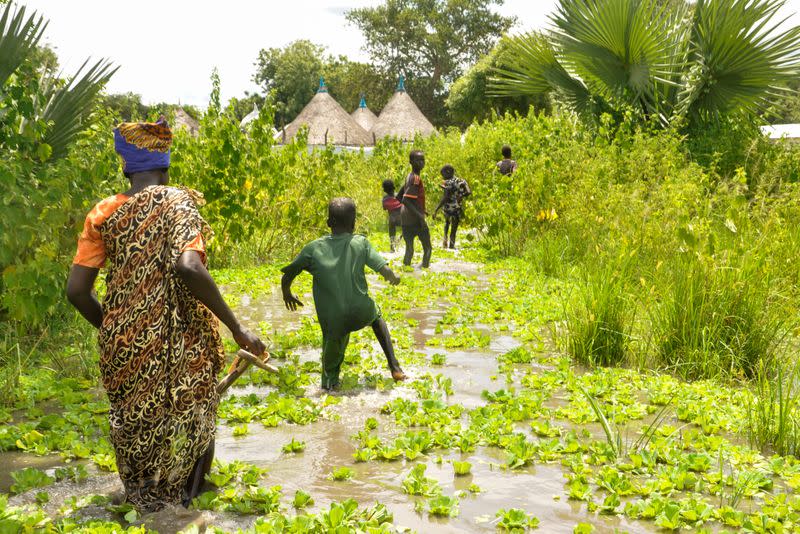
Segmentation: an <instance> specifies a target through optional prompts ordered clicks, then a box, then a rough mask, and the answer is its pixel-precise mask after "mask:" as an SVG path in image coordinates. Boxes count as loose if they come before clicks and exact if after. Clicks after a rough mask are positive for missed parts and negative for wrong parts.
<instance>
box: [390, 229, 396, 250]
mask: <svg viewBox="0 0 800 534" xmlns="http://www.w3.org/2000/svg"><path fill="white" fill-rule="evenodd" d="M396 236H397V226H395V225H394V224H393V223H392V222H391V221H390V222H389V250H390V251H391V252H394V243H395V240H396Z"/></svg>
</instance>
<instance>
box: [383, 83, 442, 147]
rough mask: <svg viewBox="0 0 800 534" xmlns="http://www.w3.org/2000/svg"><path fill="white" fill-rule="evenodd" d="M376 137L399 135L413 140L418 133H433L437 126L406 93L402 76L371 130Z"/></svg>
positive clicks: (406, 139) (407, 139)
mask: <svg viewBox="0 0 800 534" xmlns="http://www.w3.org/2000/svg"><path fill="white" fill-rule="evenodd" d="M371 133H372V135H373V136H374V138H375V139H382V138H384V137H398V138H400V139H403V140H404V141H411V140H413V139H414V136H415V135H416V134H421V135H432V134H434V133H436V128H434V127H433V124H431V123H430V121H429V120H428V119H426V118H425V115H423V114H422V112H421V111H420V110H419V108H418V107H417V105H416V104H415V103H414V101H413V100H411V97H410V96H408V93H406V88H405V82H404V80H403V77H402V76H400V81H399V82H398V84H397V89H396V90H395V92H394V95H393V96H392V98H391V99H389V102H388V103H387V104H386V107H385V108H383V111H381V114H380V116H379V117H378V121H377V122H376V123H375V125H374V126H373V127H372V131H371Z"/></svg>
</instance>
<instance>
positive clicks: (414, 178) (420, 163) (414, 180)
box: [400, 150, 433, 269]
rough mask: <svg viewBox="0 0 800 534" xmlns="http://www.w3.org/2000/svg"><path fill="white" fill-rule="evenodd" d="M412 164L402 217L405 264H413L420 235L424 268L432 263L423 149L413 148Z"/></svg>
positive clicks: (406, 185) (410, 159)
mask: <svg viewBox="0 0 800 534" xmlns="http://www.w3.org/2000/svg"><path fill="white" fill-rule="evenodd" d="M408 161H409V163H410V164H411V173H410V174H409V175H408V178H406V184H405V186H404V189H405V193H404V194H403V201H402V203H403V208H402V210H401V211H400V218H401V222H402V224H403V240H404V241H405V242H406V253H405V256H403V265H411V259H412V258H413V257H414V238H415V237H419V242H420V243H421V244H422V268H423V269H427V268H428V267H429V266H430V264H431V253H432V252H433V247H432V246H431V232H430V230H429V229H428V223H427V221H425V216H426V215H427V213H426V212H425V184H424V183H423V182H422V178H421V177H420V173H421V172H422V169H424V168H425V154H423V153H422V151H421V150H413V151H412V152H411V154H410V155H409V157H408Z"/></svg>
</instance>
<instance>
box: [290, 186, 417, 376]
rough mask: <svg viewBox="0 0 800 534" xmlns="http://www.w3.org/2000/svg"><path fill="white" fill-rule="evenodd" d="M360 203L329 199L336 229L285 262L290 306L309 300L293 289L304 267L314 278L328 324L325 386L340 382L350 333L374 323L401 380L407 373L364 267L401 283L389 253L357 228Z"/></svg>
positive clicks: (320, 313)
mask: <svg viewBox="0 0 800 534" xmlns="http://www.w3.org/2000/svg"><path fill="white" fill-rule="evenodd" d="M355 223H356V204H355V202H353V199H350V198H334V199H333V200H331V202H330V204H329V205H328V227H330V229H331V233H330V235H326V236H325V237H321V238H319V239H317V240H315V241H312V242H311V243H309V244H308V245H306V246H305V247H303V250H301V251H300V254H298V255H297V257H296V258H295V259H294V261H292V263H290V264H289V265H287V266H286V267H284V268H283V278H282V279H281V290H282V291H283V301H284V303H285V304H286V308H287V309H288V310H291V311H295V310H296V309H297V307H298V306H302V305H303V303H302V302H300V300H299V299H298V298H297V297H296V296H294V295H293V294H292V282H293V281H294V279H295V278H296V277H297V275H299V274H300V273H301V272H302V271H308V272H309V273H310V274H311V276H312V277H313V279H314V285H313V292H314V308H315V309H316V312H317V320H318V321H319V326H320V328H321V329H322V387H323V388H324V389H333V388H335V387H336V386H338V384H339V370H340V368H341V366H342V361H344V352H345V349H347V344H348V342H349V341H350V333H351V332H355V331H357V330H361V329H362V328H364V327H366V326H372V331H373V332H374V333H375V337H376V338H377V339H378V342H379V343H380V345H381V348H382V349H383V352H384V353H385V354H386V360H387V362H388V363H389V370H390V371H391V373H392V378H394V379H395V380H396V381H399V380H405V379H406V375H405V374H404V373H403V370H402V369H401V368H400V364H399V363H398V361H397V358H395V355H394V347H393V346H392V338H391V336H390V335H389V328H388V326H386V321H384V320H383V318H382V317H381V312H380V310H379V309H378V306H377V305H376V304H375V301H373V300H372V298H371V297H370V296H369V289H368V288H367V280H366V278H365V276H364V267H365V266H366V267H369V268H370V269H372V270H373V271H376V272H378V273H379V274H380V275H381V276H383V277H384V278H385V279H386V280H387V281H388V282H389V283H390V284H392V285H396V284H399V283H400V278H399V277H398V276H397V275H396V274H394V272H392V270H391V269H390V268H389V266H388V265H387V262H386V260H385V259H383V258H382V257H381V255H380V254H378V252H377V251H376V250H375V249H374V248H373V247H372V245H371V244H370V242H369V241H368V240H367V238H366V237H364V236H362V235H355V234H353V230H354V229H355Z"/></svg>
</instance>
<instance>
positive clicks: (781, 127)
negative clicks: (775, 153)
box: [761, 124, 800, 139]
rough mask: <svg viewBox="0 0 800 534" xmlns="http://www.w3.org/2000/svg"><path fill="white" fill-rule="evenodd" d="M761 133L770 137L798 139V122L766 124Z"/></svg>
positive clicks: (799, 126)
mask: <svg viewBox="0 0 800 534" xmlns="http://www.w3.org/2000/svg"><path fill="white" fill-rule="evenodd" d="M761 133H763V134H764V135H766V136H767V137H769V138H770V139H784V138H785V139H800V124H768V125H766V126H762V127H761Z"/></svg>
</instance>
